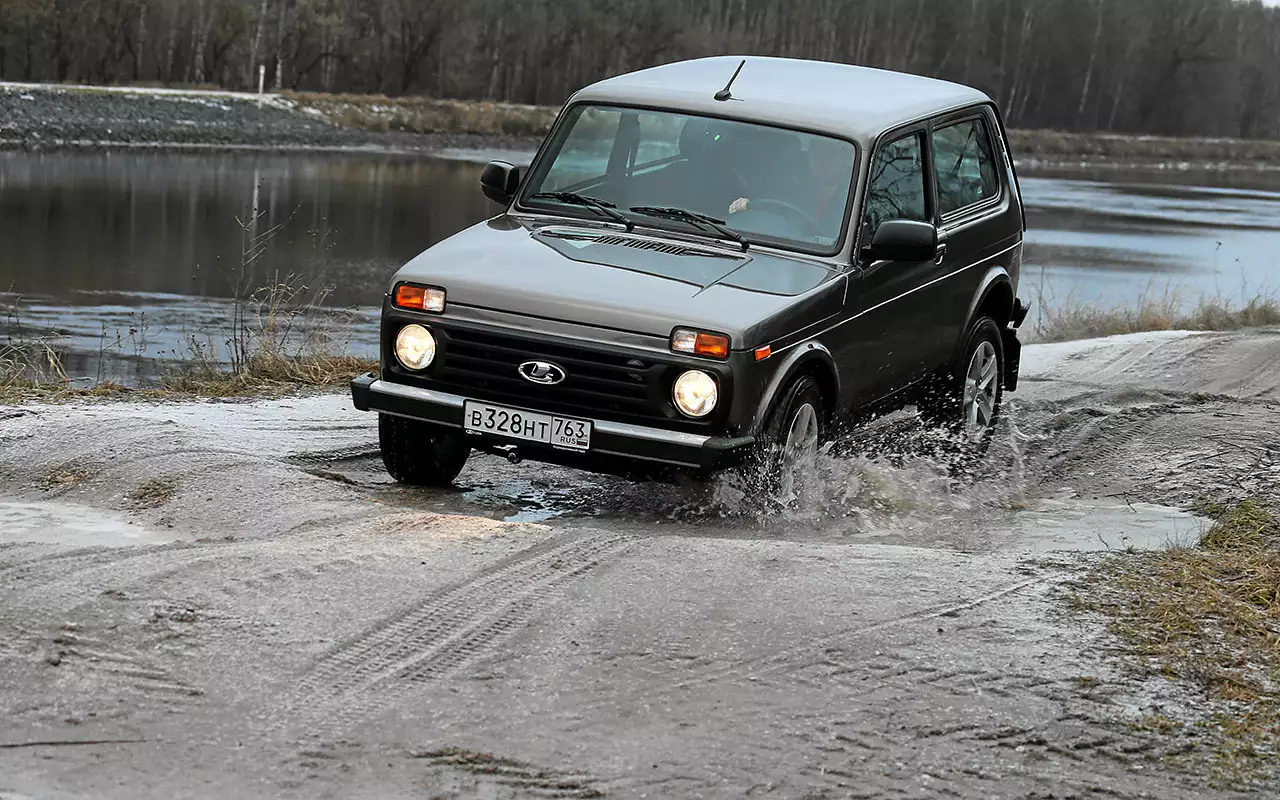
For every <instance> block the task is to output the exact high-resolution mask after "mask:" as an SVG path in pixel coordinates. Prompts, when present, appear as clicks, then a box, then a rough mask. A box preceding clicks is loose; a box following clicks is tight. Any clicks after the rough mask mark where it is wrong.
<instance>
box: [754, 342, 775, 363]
mask: <svg viewBox="0 0 1280 800" xmlns="http://www.w3.org/2000/svg"><path fill="white" fill-rule="evenodd" d="M771 355H773V348H772V347H770V346H769V345H767V344H766V345H765V346H764V347H757V348H756V361H764V360H765V359H766V358H768V357H769V356H771Z"/></svg>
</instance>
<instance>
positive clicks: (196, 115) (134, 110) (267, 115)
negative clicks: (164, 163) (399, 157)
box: [0, 84, 537, 153]
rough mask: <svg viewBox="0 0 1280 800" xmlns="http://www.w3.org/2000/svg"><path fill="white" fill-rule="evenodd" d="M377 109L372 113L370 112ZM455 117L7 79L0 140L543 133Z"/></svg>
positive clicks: (401, 138)
mask: <svg viewBox="0 0 1280 800" xmlns="http://www.w3.org/2000/svg"><path fill="white" fill-rule="evenodd" d="M370 113H372V112H370ZM464 119H465V118H464V117H458V118H456V121H455V122H451V123H448V124H445V123H443V122H442V123H441V124H440V125H437V126H435V127H433V128H432V129H429V130H428V129H426V128H425V127H424V126H422V125H419V126H417V127H400V128H393V127H390V126H388V125H382V124H380V123H375V122H374V121H373V120H372V118H365V119H364V123H365V124H363V125H357V124H351V123H352V122H354V121H355V118H354V117H352V116H351V115H350V114H348V115H346V116H345V117H344V116H343V114H342V112H341V108H340V107H339V106H336V105H332V104H330V105H325V104H324V103H322V102H321V101H320V100H319V99H307V98H306V97H305V96H296V97H295V96H291V95H251V94H244V93H237V92H217V91H199V90H158V89H129V88H98V87H62V86H43V85H29V84H0V149H26V150H53V149H118V148H134V149H165V150H205V149H219V150H237V149H259V150H281V151H289V150H303V151H347V152H349V151H357V152H358V151H377V152H404V153H438V152H441V151H448V150H471V149H488V150H518V151H532V150H533V149H534V148H535V147H536V146H537V139H536V138H535V137H530V136H521V135H508V134H503V133H501V132H498V131H490V130H488V129H485V128H484V127H482V126H476V125H467V124H463V120H464Z"/></svg>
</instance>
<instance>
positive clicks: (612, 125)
mask: <svg viewBox="0 0 1280 800" xmlns="http://www.w3.org/2000/svg"><path fill="white" fill-rule="evenodd" d="M578 115H579V117H578V119H575V120H570V123H571V124H572V126H573V127H572V128H570V129H569V136H568V138H566V139H565V141H564V145H563V147H562V148H561V150H560V155H559V156H558V157H557V158H556V161H555V163H554V164H552V165H551V169H550V170H549V171H548V172H547V177H546V178H545V179H544V180H543V182H542V190H543V191H555V190H557V189H564V188H565V187H568V186H572V185H574V184H577V183H582V182H584V181H589V180H592V179H595V178H601V177H603V176H604V173H605V171H606V170H607V169H608V167H609V154H610V153H611V152H612V151H613V142H614V139H616V138H617V135H618V124H619V121H620V120H621V118H622V112H620V111H616V110H613V109H604V108H587V109H586V110H585V111H579V112H578Z"/></svg>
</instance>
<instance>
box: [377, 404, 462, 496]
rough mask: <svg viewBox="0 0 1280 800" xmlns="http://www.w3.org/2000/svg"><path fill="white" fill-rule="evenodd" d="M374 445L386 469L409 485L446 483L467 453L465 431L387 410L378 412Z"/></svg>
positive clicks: (449, 481) (459, 467) (444, 484)
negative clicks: (389, 412) (397, 414)
mask: <svg viewBox="0 0 1280 800" xmlns="http://www.w3.org/2000/svg"><path fill="white" fill-rule="evenodd" d="M378 445H379V446H380V447H381V448H382V463H383V465H384V466H386V468H387V473H388V474H390V475H391V477H392V478H395V479H396V480H397V481H398V482H400V483H404V484H408V485H409V486H448V485H449V484H451V483H453V479H454V478H456V477H458V473H459V472H461V471H462V468H463V467H464V466H465V465H466V463H467V457H468V456H470V455H471V445H470V444H468V443H467V439H466V436H465V434H463V433H461V432H459V431H452V430H449V429H447V428H440V427H437V426H435V425H431V424H428V423H426V422H418V421H417V420H412V419H404V418H403V417H393V416H391V415H390V414H379V415H378Z"/></svg>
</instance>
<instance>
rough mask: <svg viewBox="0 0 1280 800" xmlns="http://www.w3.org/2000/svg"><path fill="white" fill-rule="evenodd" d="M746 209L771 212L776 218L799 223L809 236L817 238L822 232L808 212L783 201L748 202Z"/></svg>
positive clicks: (768, 199)
mask: <svg viewBox="0 0 1280 800" xmlns="http://www.w3.org/2000/svg"><path fill="white" fill-rule="evenodd" d="M747 209H748V210H749V211H772V212H773V213H775V214H778V216H781V217H786V218H788V219H790V220H791V221H793V222H797V223H799V224H800V226H801V227H803V228H804V230H805V233H806V234H808V235H809V236H817V235H818V234H819V233H821V232H822V226H821V225H819V224H818V221H817V220H816V219H814V218H813V217H812V216H810V215H809V212H807V211H805V210H804V209H803V208H800V207H799V206H794V205H792V204H791V203H788V202H787V201H785V200H773V199H770V198H764V199H761V200H750V201H748V203H747Z"/></svg>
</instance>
